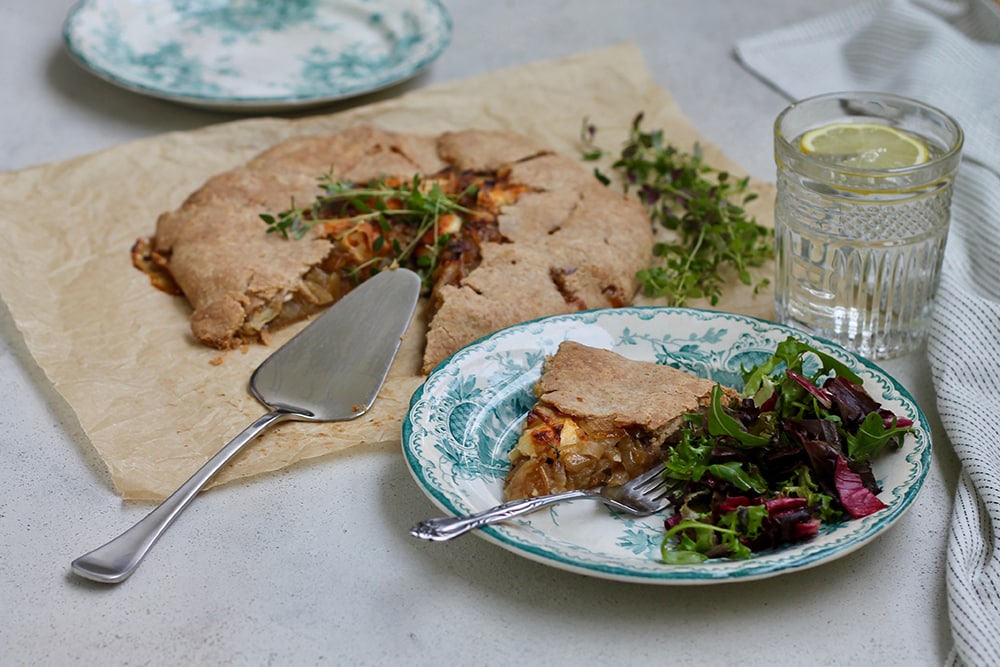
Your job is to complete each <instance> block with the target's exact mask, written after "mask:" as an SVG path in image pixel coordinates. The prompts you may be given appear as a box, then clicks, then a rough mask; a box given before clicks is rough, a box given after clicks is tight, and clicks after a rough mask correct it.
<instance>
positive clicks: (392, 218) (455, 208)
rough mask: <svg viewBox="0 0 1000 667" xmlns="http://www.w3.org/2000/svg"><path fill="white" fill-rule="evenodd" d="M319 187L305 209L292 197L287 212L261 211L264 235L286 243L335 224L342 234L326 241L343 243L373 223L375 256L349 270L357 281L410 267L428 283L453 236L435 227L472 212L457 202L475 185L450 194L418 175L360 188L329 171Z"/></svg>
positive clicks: (383, 181)
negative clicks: (450, 216) (369, 273)
mask: <svg viewBox="0 0 1000 667" xmlns="http://www.w3.org/2000/svg"><path fill="white" fill-rule="evenodd" d="M318 185H319V188H320V190H321V192H320V194H318V195H317V196H316V198H315V199H314V200H313V201H312V203H310V204H309V205H308V206H305V207H301V206H297V205H296V204H295V200H294V199H292V200H291V204H290V206H289V208H287V209H285V210H283V211H280V212H279V213H277V214H276V215H272V214H270V213H262V214H260V218H261V220H263V221H264V222H265V223H267V225H268V227H267V232H268V233H279V234H281V235H282V236H283V237H284V238H286V239H287V238H295V239H301V238H302V237H304V236H305V235H306V234H307V233H308V232H309V230H311V229H312V228H313V227H316V226H317V225H324V224H327V223H336V224H337V226H338V227H339V228H342V230H343V231H340V232H339V233H338V234H336V235H333V236H331V237H330V241H331V242H333V243H337V242H340V241H342V240H343V239H345V238H346V237H348V236H349V235H350V234H351V233H353V232H354V231H356V230H357V229H358V228H359V227H360V226H361V225H362V224H364V223H369V222H370V223H372V224H374V225H375V227H376V229H377V230H378V234H377V236H375V238H374V239H373V241H372V252H373V253H374V255H373V257H371V258H370V259H368V260H367V261H365V262H364V263H362V264H361V265H359V266H355V267H351V269H350V272H351V273H352V275H353V276H354V277H355V278H357V277H358V276H359V273H360V271H362V270H363V269H369V270H370V271H372V272H377V271H378V270H380V269H383V268H387V267H389V266H392V265H403V264H412V265H413V268H414V269H415V270H416V271H417V273H418V274H419V275H420V276H421V278H422V279H423V281H424V284H425V285H428V284H429V280H430V277H431V275H432V274H433V272H434V270H435V269H436V268H437V265H438V261H439V259H440V256H441V253H442V252H443V250H444V249H445V247H446V246H447V244H448V241H449V240H450V239H451V234H448V233H441V231H440V229H439V227H438V221H439V220H440V218H441V216H443V215H445V214H449V213H465V214H474V211H472V210H471V209H469V208H467V207H465V206H463V205H462V204H461V203H459V202H460V201H461V200H462V199H463V198H464V197H468V196H474V195H475V185H472V186H470V187H469V188H467V189H466V190H464V191H462V192H459V193H454V194H451V193H447V192H445V191H444V190H443V189H442V188H441V186H440V185H439V184H438V183H437V182H435V181H425V180H423V179H421V177H420V175H419V174H418V175H414V177H413V179H412V181H410V182H403V183H401V184H399V185H395V184H390V183H389V182H387V181H386V180H384V179H378V180H375V181H372V182H370V183H368V184H366V185H362V186H359V185H356V184H355V183H353V182H351V181H342V180H339V179H337V178H336V177H334V175H333V173H332V172H328V173H326V174H324V175H323V176H321V177H320V178H319V179H318ZM351 223H353V224H351ZM397 226H403V227H405V228H406V231H405V233H398V232H397V231H396V227H397ZM428 233H431V237H430V239H429V240H428V239H427V238H426V237H427V235H428Z"/></svg>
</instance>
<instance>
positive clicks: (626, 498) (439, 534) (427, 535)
mask: <svg viewBox="0 0 1000 667" xmlns="http://www.w3.org/2000/svg"><path fill="white" fill-rule="evenodd" d="M663 472H664V468H663V464H662V463H659V462H658V463H657V464H656V465H654V466H653V467H652V468H650V469H649V470H647V471H646V472H644V473H642V474H641V475H639V476H638V477H636V478H634V479H631V480H629V481H628V482H626V483H625V484H622V485H621V486H600V487H597V488H594V489H578V490H574V491H564V492H563V493H553V494H550V495H547V496H535V497H534V498H523V499H521V500H511V501H510V502H506V503H503V504H502V505H497V506H496V507H493V508H491V509H488V510H483V511H482V512H477V513H475V514H469V515H467V516H442V517H438V518H435V519H427V520H425V521H421V522H420V523H418V524H416V525H414V526H413V528H410V535H412V536H414V537H419V538H420V539H422V540H429V541H432V542H444V541H445V540H450V539H451V538H453V537H458V536H459V535H464V534H466V533H468V532H469V531H472V530H475V529H476V528H482V527H483V526H489V525H492V524H494V523H499V522H501V521H506V520H508V519H513V518H514V517H518V516H521V515H523V514H528V513H529V512H534V511H536V510H540V509H542V508H543V507H548V506H549V505H554V504H556V503H561V502H564V501H567V500H576V499H578V498H589V499H591V500H597V501H600V502H602V503H604V504H605V505H607V506H608V507H611V508H612V509H614V510H616V511H618V512H624V513H625V514H632V515H635V516H649V515H650V514H655V513H656V512H660V511H662V510H664V509H666V508H667V507H668V506H669V505H670V500H669V498H667V481H666V478H665V477H664V475H663Z"/></svg>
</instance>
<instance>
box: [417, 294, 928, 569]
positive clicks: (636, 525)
mask: <svg viewBox="0 0 1000 667" xmlns="http://www.w3.org/2000/svg"><path fill="white" fill-rule="evenodd" d="M789 335H794V336H796V337H798V338H799V339H800V340H803V341H805V342H808V343H810V344H811V345H813V346H815V347H816V348H817V349H820V350H822V351H824V352H826V353H828V354H830V355H832V356H833V357H835V358H837V359H839V360H840V361H842V362H844V363H845V364H847V365H848V366H849V367H850V368H851V369H852V370H854V371H855V372H856V373H857V374H858V375H859V376H861V377H862V378H863V380H864V384H865V389H866V390H867V391H868V392H869V393H870V394H871V395H872V397H873V398H874V399H875V400H876V401H879V402H880V403H882V405H883V406H884V407H886V408H888V409H890V410H892V411H893V412H895V413H896V414H897V415H899V416H901V417H907V418H909V419H911V420H913V423H914V428H915V433H914V434H912V435H907V436H906V438H905V440H904V442H903V445H902V448H901V449H900V450H899V451H896V452H891V453H888V454H886V455H883V456H882V457H880V458H879V459H878V460H877V461H876V462H875V464H874V471H875V475H876V477H877V478H878V480H879V481H880V482H881V484H882V488H883V491H882V493H881V494H880V495H879V498H881V499H882V501H883V502H884V503H885V504H886V505H887V506H888V507H887V508H886V509H883V510H880V511H878V512H876V513H874V514H871V515H869V516H867V517H864V518H862V519H855V520H852V521H847V522H845V523H842V524H838V525H835V526H828V527H825V528H824V529H822V530H821V532H820V534H819V535H818V536H817V537H815V538H814V539H812V540H811V541H809V542H806V543H803V544H798V545H794V546H788V547H784V548H780V549H776V550H772V551H768V552H764V553H760V554H757V555H755V556H754V557H753V558H751V559H748V560H729V559H719V560H710V561H707V562H705V563H702V564H698V565H665V564H663V563H662V562H661V561H660V560H659V546H660V541H661V539H662V537H663V532H664V527H663V521H664V518H665V517H663V516H653V517H647V518H635V517H625V516H619V515H616V514H614V513H613V512H611V511H610V510H608V509H607V508H606V507H605V506H604V505H602V504H600V503H596V502H589V501H588V502H568V503H562V504H559V505H555V506H552V507H550V508H548V509H545V510H541V511H539V512H536V513H534V514H530V515H527V516H525V517H522V518H520V519H515V520H513V521H510V522H508V523H504V524H498V525H495V526H490V527H487V528H483V529H480V530H477V531H475V532H476V534H478V535H480V536H481V537H483V538H485V539H487V540H489V541H491V542H494V543H496V544H498V545H500V546H501V547H503V548H505V549H508V550H510V551H512V552H514V553H516V554H519V555H521V556H524V557H526V558H530V559H532V560H535V561H539V562H542V563H545V564H547V565H551V566H554V567H557V568H561V569H564V570H570V571H573V572H578V573H581V574H587V575H591V576H594V577H600V578H605V579H615V580H621V581H633V582H643V583H656V584H708V583H718V582H726V581H735V580H750V579H760V578H764V577H770V576H774V575H778V574H783V573H786V572H792V571H795V570H801V569H804V568H808V567H813V566H815V565H819V564H821V563H824V562H827V561H830V560H832V559H834V558H838V557H840V556H843V555H845V554H847V553H850V552H852V551H854V550H855V549H858V548H859V547H861V546H863V545H865V544H866V543H868V542H869V541H871V540H873V539H874V538H875V537H877V536H878V535H880V534H881V533H883V532H884V531H885V530H886V529H888V528H889V527H890V526H891V525H892V524H893V523H894V522H895V521H896V520H897V519H899V517H900V516H902V514H903V512H904V511H905V510H906V509H907V508H908V507H909V506H910V504H911V503H912V502H913V500H914V499H915V498H916V496H917V492H918V491H919V490H920V487H921V485H922V484H923V481H924V477H925V476H926V474H927V470H928V468H929V465H930V453H931V438H930V430H929V428H928V425H927V419H926V418H925V417H924V415H923V413H922V412H921V411H920V408H919V407H918V406H917V404H916V402H915V401H914V400H913V398H912V397H911V396H910V395H909V393H907V391H906V390H905V389H904V388H903V387H902V386H900V385H899V383H898V382H896V381H895V380H894V379H893V378H891V377H889V376H888V375H887V374H886V373H885V372H884V371H882V370H881V369H879V368H878V367H877V366H875V365H874V364H872V363H871V362H869V361H867V360H865V359H862V358H860V357H857V356H855V355H853V354H851V353H849V352H847V351H845V350H844V349H843V348H841V347H839V346H837V345H834V344H833V343H830V342H828V341H824V340H821V339H817V338H814V337H812V336H808V335H806V334H804V333H802V332H800V331H797V330H794V329H790V328H788V327H784V326H780V325H777V324H773V323H770V322H765V321H763V320H757V319H754V318H750V317H743V316H740V315H731V314H725V313H718V312H710V311H702V310H694V309H683V308H618V309H609V310H595V311H586V312H582V313H575V314H572V315H559V316H554V317H549V318H545V319H541V320H537V321H534V322H529V323H526V324H521V325H518V326H515V327H512V328H509V329H505V330H503V331H500V332H498V333H495V334H493V335H491V336H488V337H486V338H484V339H482V340H480V341H479V342H477V343H475V344H473V345H471V346H469V347H466V348H464V349H462V350H460V351H458V352H456V353H455V354H454V355H453V356H452V357H451V358H449V359H447V360H446V361H444V362H443V363H442V364H441V365H439V366H438V367H437V368H436V369H435V370H434V372H433V373H431V375H430V376H429V377H428V378H427V380H426V382H425V383H424V384H423V386H422V387H420V389H418V390H417V392H416V393H415V394H414V395H413V398H412V399H411V403H410V409H409V412H408V414H407V416H406V419H405V421H404V423H403V451H404V454H405V456H406V461H407V465H408V466H409V468H410V472H411V473H412V474H413V477H414V479H415V480H416V481H417V484H419V485H420V487H421V488H422V489H423V490H424V492H425V493H426V494H427V495H428V496H429V497H430V498H431V500H432V501H434V503H435V504H437V505H438V506H439V507H440V508H441V509H443V510H444V511H445V512H447V513H449V514H456V515H457V514H468V513H471V512H477V511H480V510H484V509H487V508H489V507H492V506H493V505H497V504H499V503H500V502H502V500H503V499H502V492H503V480H504V476H505V475H506V473H507V470H508V468H509V464H508V459H507V455H508V452H509V451H510V449H511V448H512V447H513V446H514V444H515V443H516V441H517V438H518V436H519V435H520V429H521V427H522V425H523V423H524V417H525V415H526V414H527V412H528V410H529V409H530V407H531V406H532V404H533V403H534V396H533V395H532V387H533V385H534V383H535V381H536V380H537V379H538V377H539V375H540V374H541V364H542V361H543V359H544V358H545V357H546V356H547V355H549V354H553V353H554V352H555V351H556V348H557V347H558V346H559V343H560V342H561V341H563V340H575V341H578V342H580V343H584V344H586V345H590V346H593V347H600V348H606V349H611V350H614V351H615V352H618V353H619V354H622V355H624V356H626V357H629V358H632V359H638V360H646V361H656V362H657V363H661V364H668V365H670V366H673V367H675V368H681V369H683V370H686V371H689V372H692V373H695V374H697V375H700V376H702V377H707V378H711V379H713V380H715V381H717V382H719V383H721V384H724V385H728V386H732V387H736V388H739V387H741V386H742V373H741V370H742V369H743V368H744V367H747V368H749V367H751V366H756V365H757V364H759V363H761V362H763V361H764V360H766V359H767V358H768V357H770V355H771V354H772V353H773V351H774V349H775V347H776V346H777V344H778V343H780V342H781V341H783V340H784V339H785V338H786V337H788V336H789ZM442 548H444V547H443V546H442Z"/></svg>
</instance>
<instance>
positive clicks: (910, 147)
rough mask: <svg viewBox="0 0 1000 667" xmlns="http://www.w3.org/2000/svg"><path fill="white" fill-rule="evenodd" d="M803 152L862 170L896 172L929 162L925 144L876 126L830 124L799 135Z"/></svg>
mask: <svg viewBox="0 0 1000 667" xmlns="http://www.w3.org/2000/svg"><path fill="white" fill-rule="evenodd" d="M800 149H801V150H802V152H803V153H806V154H812V155H816V156H821V157H824V158H826V159H829V160H830V161H831V162H835V163H836V164H840V165H844V166H847V167H861V168H863V169H898V168H900V167H912V166H914V165H918V164H923V163H924V162H927V160H928V159H930V153H929V151H928V150H927V145H926V144H925V143H924V142H922V141H920V139H917V138H916V137H914V136H912V135H910V134H906V133H905V132H901V131H899V130H897V129H896V128H894V127H889V126H888V125H878V124H876V123H830V124H829V125H824V126H823V127H820V128H817V129H815V130H809V131H808V132H806V133H805V134H803V135H802V140H801V142H800Z"/></svg>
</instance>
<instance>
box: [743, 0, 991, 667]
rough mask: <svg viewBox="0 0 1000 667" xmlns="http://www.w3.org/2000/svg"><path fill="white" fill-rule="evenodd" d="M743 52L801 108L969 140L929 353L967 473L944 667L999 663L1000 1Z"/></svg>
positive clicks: (890, 2)
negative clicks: (900, 107)
mask: <svg viewBox="0 0 1000 667" xmlns="http://www.w3.org/2000/svg"><path fill="white" fill-rule="evenodd" d="M736 56H737V57H738V58H739V60H740V61H741V62H742V64H743V65H744V66H745V67H746V68H748V69H749V70H751V71H752V72H754V73H755V74H757V75H758V76H759V77H761V78H762V79H764V80H765V81H767V82H769V83H770V84H772V85H773V86H775V87H776V88H777V89H778V90H780V91H781V92H782V93H783V94H785V95H787V96H788V97H789V98H791V99H801V98H803V97H809V96H811V95H816V94H820V93H827V92H836V91H846V90H878V91H882V92H891V93H897V94H900V95H906V96H909V97H914V98H917V99H920V100H922V101H924V102H927V103H929V104H932V105H934V106H936V107H938V108H940V109H943V110H944V111H946V112H947V113H949V114H950V115H951V116H952V117H954V118H955V119H956V120H958V122H959V124H960V125H961V126H962V128H963V130H964V131H965V135H966V136H965V149H964V152H963V155H964V159H963V163H962V166H961V167H960V169H959V173H958V177H957V178H956V183H955V192H954V197H953V201H952V227H951V230H950V233H949V239H948V245H947V248H946V251H945V257H944V264H943V267H942V276H941V287H940V291H939V293H938V297H937V303H936V307H935V315H934V321H933V324H932V329H931V333H930V340H929V342H928V346H927V354H928V358H929V361H930V366H931V369H932V373H933V378H934V385H935V388H936V390H937V395H938V410H939V412H940V415H941V421H942V422H943V424H944V427H945V430H946V431H947V433H948V436H949V438H950V439H951V442H952V445H953V446H954V448H955V451H956V453H957V455H958V457H959V459H960V460H961V463H962V474H961V479H960V480H959V484H958V490H957V492H956V497H955V507H954V512H953V515H952V521H951V530H950V534H949V538H948V556H947V574H946V577H947V587H948V606H949V609H948V611H949V617H950V621H951V629H952V637H953V638H954V649H953V650H952V651H951V655H950V656H949V660H948V662H949V664H952V665H960V664H968V665H992V666H996V665H1000V5H998V4H995V3H994V1H993V0H873V1H872V0H870V1H868V2H865V3H862V4H858V5H855V6H852V7H850V8H848V9H846V10H843V11H840V12H838V13H835V14H831V15H827V16H822V17H819V18H817V19H814V20H811V21H808V22H806V23H802V24H799V25H794V26H791V27H787V28H782V29H779V30H775V31H773V32H769V33H767V34H764V35H760V36H757V37H753V38H750V39H747V40H745V41H741V42H740V43H739V44H737V46H736Z"/></svg>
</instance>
